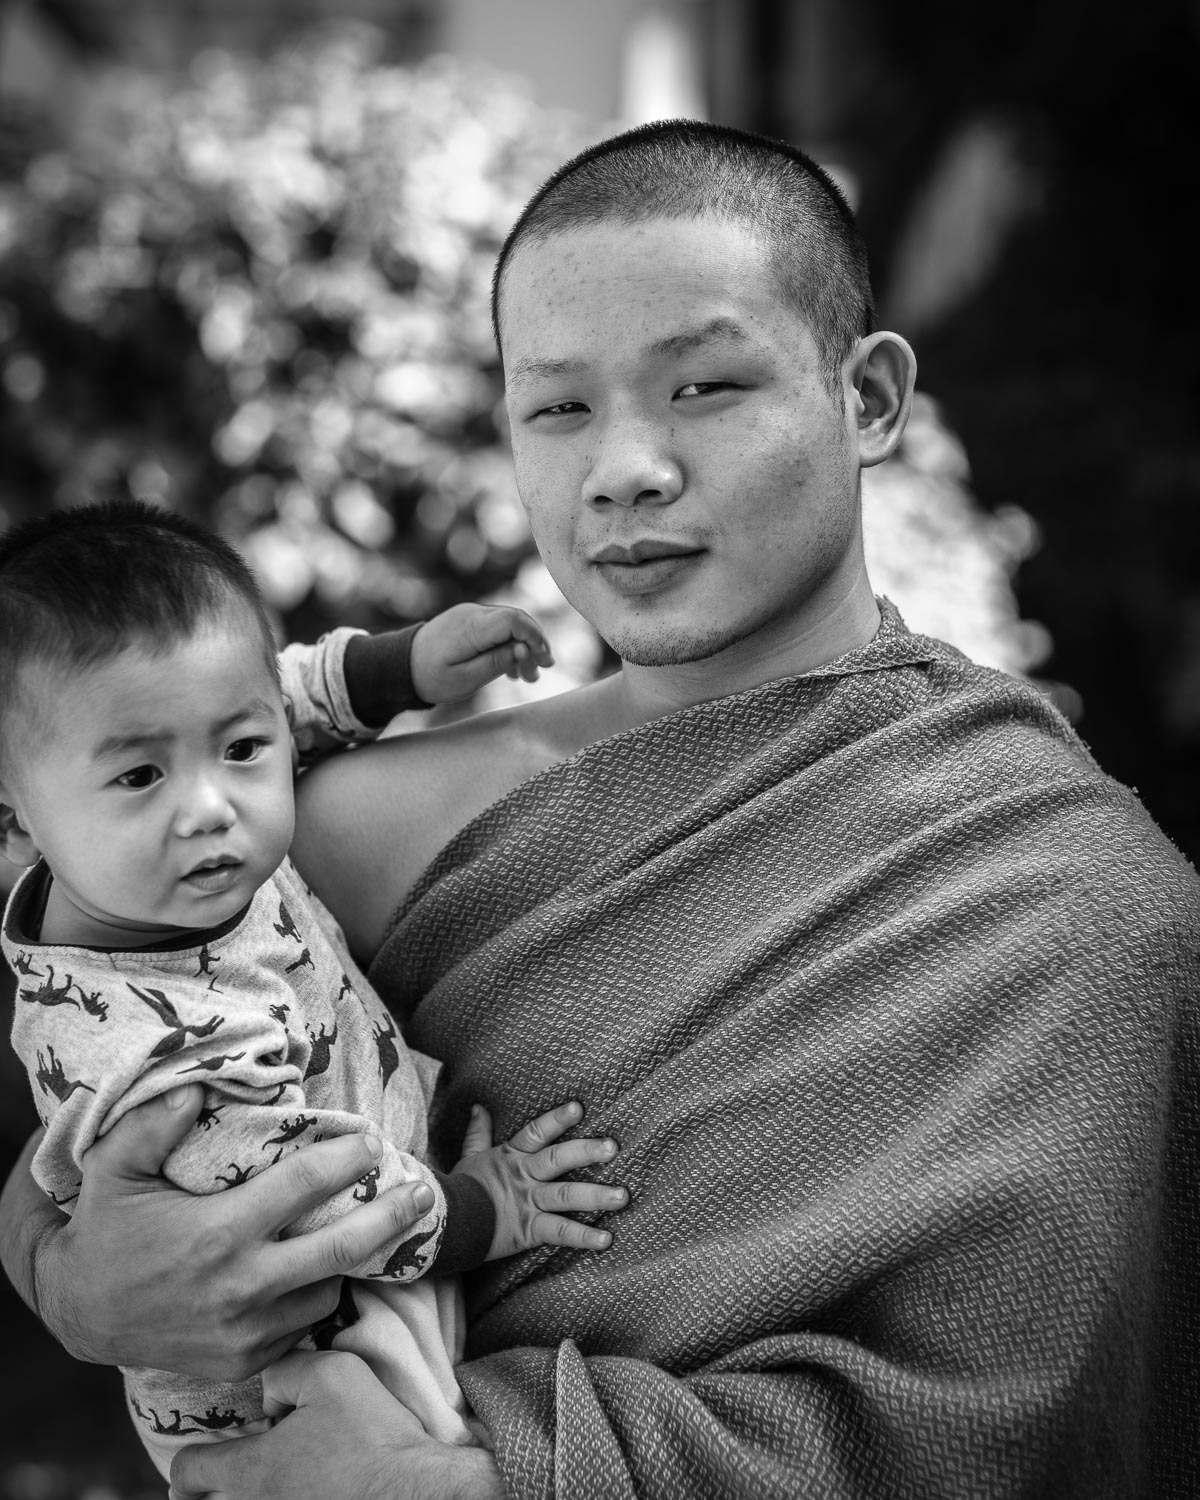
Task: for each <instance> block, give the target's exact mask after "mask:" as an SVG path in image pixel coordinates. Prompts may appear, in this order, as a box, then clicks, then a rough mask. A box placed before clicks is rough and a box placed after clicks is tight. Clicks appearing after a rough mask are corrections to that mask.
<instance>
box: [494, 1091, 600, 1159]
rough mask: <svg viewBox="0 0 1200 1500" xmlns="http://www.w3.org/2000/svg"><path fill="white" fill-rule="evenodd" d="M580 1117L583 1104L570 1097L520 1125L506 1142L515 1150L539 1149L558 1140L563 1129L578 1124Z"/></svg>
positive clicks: (568, 1128)
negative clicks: (563, 1102) (565, 1101)
mask: <svg viewBox="0 0 1200 1500" xmlns="http://www.w3.org/2000/svg"><path fill="white" fill-rule="evenodd" d="M582 1119H583V1105H582V1104H580V1102H579V1100H578V1099H570V1100H568V1102H567V1103H566V1104H560V1105H558V1106H557V1107H556V1108H554V1109H548V1110H547V1111H546V1113H545V1114H544V1115H538V1116H537V1118H536V1119H533V1120H530V1121H528V1123H527V1124H525V1125H522V1126H521V1128H520V1130H518V1131H517V1133H516V1135H514V1136H513V1138H512V1139H511V1140H510V1141H509V1143H508V1144H509V1145H510V1146H512V1147H513V1148H514V1150H517V1151H540V1150H541V1149H542V1147H543V1146H548V1145H549V1144H550V1142H551V1141H556V1140H558V1138H559V1136H560V1135H562V1133H563V1131H564V1130H570V1128H571V1126H572V1125H578V1124H579V1122H580V1120H582Z"/></svg>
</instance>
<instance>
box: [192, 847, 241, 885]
mask: <svg viewBox="0 0 1200 1500" xmlns="http://www.w3.org/2000/svg"><path fill="white" fill-rule="evenodd" d="M241 868H242V862H241V860H240V859H234V857H233V855H231V854H221V855H217V856H216V857H215V858H213V859H202V860H201V861H200V863H199V864H198V865H195V866H193V868H192V869H190V870H189V871H188V872H187V874H186V875H185V876H184V877H183V880H184V883H185V884H186V885H190V886H191V887H192V889H193V890H197V891H205V892H212V893H216V892H219V891H226V890H228V889H229V887H230V886H231V885H233V883H234V882H235V881H236V880H237V878H238V875H239V874H240V873H241Z"/></svg>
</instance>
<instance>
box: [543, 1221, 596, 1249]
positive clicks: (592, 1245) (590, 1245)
mask: <svg viewBox="0 0 1200 1500" xmlns="http://www.w3.org/2000/svg"><path fill="white" fill-rule="evenodd" d="M532 1229H533V1241H534V1244H536V1245H566V1246H569V1247H570V1248H571V1249H573V1250H607V1249H608V1247H609V1246H610V1245H611V1244H612V1235H611V1234H609V1232H608V1230H607V1229H596V1228H595V1227H594V1226H593V1225H591V1224H581V1223H580V1222H579V1220H578V1219H564V1218H562V1217H561V1216H560V1215H559V1214H546V1213H538V1214H535V1215H534V1216H533V1224H532Z"/></svg>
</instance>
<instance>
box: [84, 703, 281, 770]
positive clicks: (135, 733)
mask: <svg viewBox="0 0 1200 1500" xmlns="http://www.w3.org/2000/svg"><path fill="white" fill-rule="evenodd" d="M274 716H275V709H274V707H273V706H272V704H271V703H270V702H269V701H268V700H267V699H266V698H251V699H249V700H248V701H247V702H246V703H244V704H242V706H241V707H240V708H237V709H235V710H234V711H233V713H231V714H226V715H225V717H224V718H223V719H221V720H220V721H219V722H218V723H216V724H214V725H213V728H214V729H215V730H216V732H217V733H218V734H228V732H229V731H230V730H231V729H232V728H233V727H234V725H235V724H244V723H245V722H246V721H247V720H248V719H273V718H274ZM174 738H175V734H174V732H173V731H171V730H167V729H134V730H130V731H129V732H128V733H126V734H109V735H105V737H104V738H103V739H102V740H101V741H100V743H99V744H98V745H97V746H96V747H95V749H94V750H93V751H92V760H93V762H95V761H101V760H111V759H113V758H114V757H116V756H122V755H129V754H130V753H131V752H133V751H135V750H155V749H158V748H160V747H161V746H163V745H166V744H168V743H169V742H170V741H171V740H173V739H174Z"/></svg>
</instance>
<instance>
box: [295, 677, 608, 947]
mask: <svg viewBox="0 0 1200 1500" xmlns="http://www.w3.org/2000/svg"><path fill="white" fill-rule="evenodd" d="M605 702H606V692H605V689H604V685H603V684H595V685H593V686H592V687H588V688H580V689H577V690H575V691H573V692H568V693H563V694H560V695H559V696H557V697H555V698H549V699H543V700H540V701H538V702H535V703H528V704H523V705H521V706H520V707H518V708H511V709H503V710H501V711H499V712H496V713H488V714H480V715H478V716H476V717H474V718H470V719H464V720H462V721H460V722H459V723H456V724H449V725H445V726H442V727H439V728H437V729H431V730H427V731H419V732H417V733H415V734H406V735H401V736H398V737H396V738H390V739H384V740H380V741H378V742H377V743H376V744H374V745H364V746H363V747H361V748H360V749H358V750H354V751H352V752H350V753H349V754H345V755H337V756H333V757H331V758H330V759H329V760H326V761H324V762H323V763H322V764H320V765H318V766H316V767H314V768H313V770H311V771H309V772H307V773H306V774H305V775H304V776H302V777H301V779H300V782H299V784H298V787H297V792H296V836H295V840H294V842H293V845H292V857H293V859H294V860H295V862H296V864H297V866H298V868H299V869H300V872H301V874H302V875H303V876H304V878H305V880H307V881H308V883H309V884H310V885H311V886H312V888H313V890H314V891H315V892H316V893H317V895H318V896H319V897H320V899H321V900H322V901H323V902H324V903H325V905H326V906H328V907H329V909H330V910H331V911H332V912H333V914H334V916H335V917H337V919H338V921H339V922H340V923H341V924H342V927H343V928H344V929H345V931H346V936H347V938H348V939H349V942H350V947H351V949H352V950H353V951H354V953H355V956H356V957H358V958H359V959H360V961H365V960H367V959H369V958H370V956H371V955H372V954H373V953H374V952H375V950H376V949H377V948H378V946H379V943H380V941H381V940H382V938H383V934H384V932H385V930H386V927H387V923H388V921H389V919H390V918H391V915H392V913H393V912H394V911H395V909H396V907H397V906H398V905H399V904H400V902H401V901H402V900H403V899H404V898H405V897H406V896H407V895H408V893H409V892H410V891H411V890H412V888H413V886H414V885H415V884H416V882H417V880H418V879H419V878H420V876H421V874H422V872H423V871H424V870H425V869H426V867H427V866H428V865H429V864H430V862H431V861H432V860H433V859H434V857H435V856H436V855H437V853H438V851H439V850H440V849H442V848H443V846H444V845H445V844H446V843H447V842H448V841H449V840H450V839H451V838H453V837H454V835H455V834H456V833H458V832H459V831H460V830H461V829H463V828H465V827H466V825H467V824H468V823H470V822H471V821H472V820H473V819H474V818H476V817H478V815H479V814H480V813H481V812H483V811H484V810H485V809H486V808H487V807H490V806H491V804H492V803H493V802H496V801H498V800H499V799H500V798H501V797H504V796H506V795H507V794H508V793H509V792H511V791H513V790H514V789H515V788H516V787H518V786H520V785H521V783H522V782H525V781H528V780H529V778H530V777H531V776H536V775H537V773H538V772H539V771H542V770H545V768H546V767H547V766H550V765H553V764H554V763H555V762H556V761H559V760H564V759H566V758H567V757H569V756H571V755H573V754H575V753H576V752H577V751H578V750H580V749H582V748H583V747H584V746H585V745H587V744H590V743H592V742H593V741H594V740H596V739H599V738H603V736H604V734H605V733H606V732H610V730H609V725H608V721H607V718H606V714H605ZM613 727H615V726H613Z"/></svg>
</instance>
